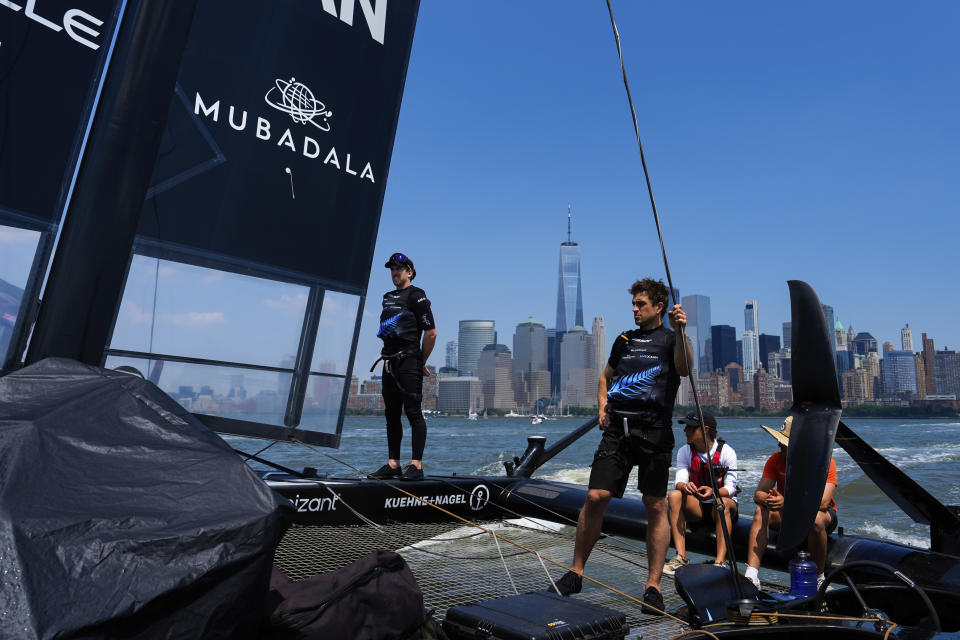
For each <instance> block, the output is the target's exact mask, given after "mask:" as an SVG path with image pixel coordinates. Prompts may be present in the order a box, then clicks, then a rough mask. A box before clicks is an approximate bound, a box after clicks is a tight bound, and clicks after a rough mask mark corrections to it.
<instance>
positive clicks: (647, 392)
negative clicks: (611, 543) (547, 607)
mask: <svg viewBox="0 0 960 640" xmlns="http://www.w3.org/2000/svg"><path fill="white" fill-rule="evenodd" d="M629 292H630V295H631V296H632V298H633V300H632V303H633V322H634V324H636V325H637V328H636V329H633V330H632V331H625V332H623V333H622V334H620V335H619V336H618V337H617V339H616V340H615V341H614V344H613V347H612V348H611V349H610V358H609V360H608V361H607V366H606V367H605V368H604V370H603V372H602V373H601V374H600V380H599V384H598V389H597V401H598V405H599V422H600V429H601V430H602V431H603V437H602V438H601V440H600V445H599V446H598V447H597V452H596V453H595V454H594V457H593V464H592V465H591V469H590V484H589V490H588V491H587V498H586V500H585V501H584V504H583V509H581V510H580V519H579V520H578V521H577V538H576V542H575V545H574V550H573V565H572V567H571V569H572V570H571V571H568V572H567V573H566V574H564V575H563V576H562V577H561V578H560V579H559V580H557V582H556V591H557V592H558V593H560V595H564V596H566V595H570V594H571V593H578V592H579V591H580V589H581V587H582V584H583V579H582V576H583V570H584V565H585V564H586V562H587V558H588V557H589V556H590V552H591V551H592V550H593V547H594V545H595V544H596V543H597V540H598V539H599V537H600V532H601V525H602V524H603V513H604V511H605V510H606V508H607V505H608V504H610V500H611V498H613V497H614V496H616V497H618V498H620V497H623V492H624V490H625V489H626V487H627V481H628V479H629V477H630V472H631V471H632V469H633V467H635V466H636V467H637V484H638V487H639V489H640V492H641V493H642V494H643V505H644V507H645V508H646V510H647V567H648V569H649V573H648V575H647V582H646V585H645V591H644V593H643V601H644V603H646V604H648V605H650V607H644V611H645V612H647V613H650V614H654V615H662V613H663V610H664V604H663V595H662V594H661V593H660V576H661V573H662V572H663V563H664V560H665V559H666V556H667V547H668V546H669V545H670V525H669V524H668V522H667V500H666V495H667V484H668V482H669V471H670V460H671V458H672V453H673V429H672V422H673V404H674V400H675V399H676V395H677V389H678V388H679V387H680V376H686V375H689V374H690V353H691V351H690V344H689V342H687V343H686V353H687V359H684V356H683V353H684V347H683V346H682V345H683V343H682V342H681V341H680V340H677V337H676V335H675V334H674V332H673V331H671V330H670V329H667V328H666V327H664V326H663V316H664V315H666V314H667V301H668V298H669V292H668V291H667V287H666V285H665V284H663V281H662V280H653V279H651V278H644V279H643V280H638V281H636V282H634V283H633V286H631V287H630V289H629ZM669 313H670V323H671V325H672V326H674V327H684V326H686V324H687V316H686V314H685V313H684V311H683V309H682V308H681V306H680V305H674V307H673V309H671V310H670V312H669Z"/></svg>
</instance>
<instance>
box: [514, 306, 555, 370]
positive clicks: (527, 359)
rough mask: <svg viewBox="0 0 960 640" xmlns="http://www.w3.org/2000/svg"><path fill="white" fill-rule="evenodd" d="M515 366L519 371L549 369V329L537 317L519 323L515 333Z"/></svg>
mask: <svg viewBox="0 0 960 640" xmlns="http://www.w3.org/2000/svg"><path fill="white" fill-rule="evenodd" d="M513 366H514V368H515V369H516V370H517V371H546V370H547V330H546V328H544V326H543V323H542V322H537V320H536V319H535V318H532V317H530V318H527V319H526V320H524V321H523V322H521V323H519V324H518V325H517V329H516V331H515V332H514V334H513Z"/></svg>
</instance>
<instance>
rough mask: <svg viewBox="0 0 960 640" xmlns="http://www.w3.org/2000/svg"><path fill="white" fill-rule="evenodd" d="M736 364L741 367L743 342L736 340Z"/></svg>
mask: <svg viewBox="0 0 960 640" xmlns="http://www.w3.org/2000/svg"><path fill="white" fill-rule="evenodd" d="M737 364H739V365H740V366H741V367H742V366H743V340H737Z"/></svg>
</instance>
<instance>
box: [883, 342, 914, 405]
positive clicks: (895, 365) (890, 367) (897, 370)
mask: <svg viewBox="0 0 960 640" xmlns="http://www.w3.org/2000/svg"><path fill="white" fill-rule="evenodd" d="M883 384H884V387H885V388H886V391H887V393H906V392H908V391H909V392H910V393H911V394H914V393H916V392H917V370H916V361H915V360H914V358H913V351H907V350H906V349H904V350H902V351H887V352H885V353H884V354H883Z"/></svg>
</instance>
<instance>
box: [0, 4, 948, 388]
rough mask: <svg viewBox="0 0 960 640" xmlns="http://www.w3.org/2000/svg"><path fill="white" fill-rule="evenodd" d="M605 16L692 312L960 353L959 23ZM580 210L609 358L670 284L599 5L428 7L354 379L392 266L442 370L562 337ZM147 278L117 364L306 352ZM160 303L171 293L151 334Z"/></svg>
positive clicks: (274, 301)
mask: <svg viewBox="0 0 960 640" xmlns="http://www.w3.org/2000/svg"><path fill="white" fill-rule="evenodd" d="M614 10H615V12H616V18H617V22H618V25H619V29H620V34H621V38H622V44H623V49H624V54H625V58H626V65H627V72H628V74H629V79H630V82H631V89H632V92H633V96H634V100H635V103H636V107H637V115H638V119H639V126H640V132H641V136H642V137H643V142H644V147H645V150H646V155H647V161H648V165H649V168H650V170H651V177H652V181H653V187H654V193H655V196H656V199H657V203H658V206H659V210H660V215H661V222H662V227H663V231H664V235H665V240H666V245H667V251H668V256H669V258H670V264H671V271H672V274H673V278H674V283H675V285H676V286H677V287H678V288H679V289H680V291H681V293H682V294H683V295H687V294H692V293H700V294H704V295H708V296H710V299H711V304H712V312H713V313H712V322H713V324H731V325H733V326H735V327H736V328H737V331H738V333H739V331H741V330H742V329H743V306H744V301H745V300H747V299H756V300H758V307H759V318H760V328H761V331H763V332H765V333H772V334H777V335H779V334H780V332H781V324H782V323H783V322H784V321H787V320H789V317H790V309H789V297H788V292H787V287H786V281H787V280H788V279H794V278H796V279H801V280H806V281H807V282H809V283H810V284H811V285H813V287H814V288H815V289H816V290H817V292H818V293H819V295H820V298H821V300H822V301H823V302H824V303H826V304H830V305H831V306H833V307H834V309H835V311H836V317H837V318H839V319H840V321H841V322H842V323H843V324H844V326H848V325H849V324H850V323H853V325H854V327H855V329H856V330H858V331H869V332H871V333H872V334H873V335H874V336H875V337H876V338H877V339H878V340H880V341H881V342H883V341H887V340H889V341H892V342H893V343H894V344H895V345H896V346H897V347H899V335H900V328H901V327H902V326H903V325H904V323H905V322H909V323H910V326H911V328H912V329H913V332H914V339H915V345H914V346H915V349H919V348H920V344H919V340H920V334H921V333H922V332H927V333H928V334H929V335H930V336H932V337H933V338H934V339H935V341H936V344H937V346H938V348H942V347H944V346H948V347H950V348H958V347H960V328H958V323H957V322H956V321H955V320H954V318H955V317H956V316H957V315H958V312H960V309H958V306H960V303H958V298H957V296H956V294H955V293H954V289H953V286H954V281H955V280H956V274H958V273H960V268H958V266H960V265H958V257H957V251H956V246H957V239H958V235H960V234H958V231H960V222H958V221H957V213H958V210H960V206H958V204H960V193H958V188H957V186H956V185H957V183H958V180H957V177H956V176H957V175H958V173H960V160H958V158H960V127H958V124H957V123H958V117H957V111H958V105H960V81H958V80H960V78H958V72H957V63H958V61H960V40H958V38H957V37H956V34H955V31H956V25H957V24H958V23H960V4H957V3H955V2H924V3H915V4H913V5H909V6H908V5H904V4H902V3H890V2H844V3H826V2H811V3H804V4H802V5H794V4H785V3H770V2H739V3H735V4H722V5H721V4H717V3H706V2H686V3H678V2H625V1H620V2H616V3H615V5H614ZM568 202H569V203H571V204H572V207H573V238H574V239H575V240H576V241H578V242H579V243H580V246H581V251H582V268H583V300H584V311H585V316H586V317H585V320H586V323H587V325H588V327H589V325H590V323H591V320H592V318H593V316H596V315H599V316H603V317H604V319H605V321H606V327H607V334H608V336H610V337H611V338H612V336H613V335H615V334H616V332H618V331H621V330H623V329H627V328H630V327H631V326H632V317H631V313H630V307H629V300H630V298H629V295H628V294H627V293H626V289H627V287H628V286H629V284H630V283H631V282H633V281H634V280H635V279H637V278H640V277H643V276H647V275H652V276H654V277H662V276H663V275H664V270H663V265H662V262H661V259H660V252H659V246H658V243H657V238H656V233H655V228H654V224H653V218H652V215H651V211H650V206H649V203H648V200H647V195H646V191H645V187H644V183H643V176H642V172H641V167H640V159H639V154H638V152H637V148H636V143H635V140H634V137H633V128H632V125H631V122H630V115H629V110H628V107H627V103H626V97H625V92H624V89H623V85H622V81H621V77H620V69H619V65H618V61H617V55H616V48H615V45H614V41H613V37H612V34H611V28H610V22H609V18H608V15H607V11H606V6H605V3H604V2H602V1H601V0H594V1H592V2H586V1H576V2H574V1H560V0H550V1H546V0H543V1H535V0H524V1H522V2H517V1H515V0H511V1H499V0H497V1H489V2H482V3H479V2H472V3H467V2H448V1H441V0H423V2H422V3H421V8H420V18H419V22H418V25H417V30H416V35H415V38H414V44H413V52H412V55H411V58H410V65H409V71H408V75H407V83H406V90H405V94H404V100H403V105H402V109H401V113H400V119H399V126H398V130H397V136H396V144H395V148H394V153H393V159H392V164H391V169H390V175H389V180H388V183H387V190H386V197H385V201H384V207H383V214H382V218H381V224H380V230H379V236H378V241H377V246H376V251H375V259H374V265H373V269H372V271H371V278H370V286H369V292H368V298H367V306H366V310H365V313H364V320H363V324H362V329H361V331H362V333H361V339H360V345H359V349H358V354H357V360H356V364H355V367H354V372H355V373H357V374H358V375H360V377H362V378H365V377H367V376H368V375H369V373H368V372H367V369H368V368H369V365H370V363H371V362H372V361H373V360H374V359H375V358H376V356H377V353H378V352H379V349H380V341H379V340H378V339H377V338H375V334H376V328H377V316H378V315H379V300H380V296H381V295H382V293H383V292H384V291H386V290H387V289H389V288H391V284H390V280H389V274H388V272H387V270H386V269H384V268H383V267H382V264H383V262H384V260H385V259H386V257H387V256H389V255H390V254H391V253H392V252H394V251H403V252H405V253H408V254H409V255H410V256H412V257H413V258H414V260H415V261H416V264H417V268H418V271H419V277H418V278H417V280H416V284H417V285H419V286H421V287H423V288H424V289H425V290H426V291H427V293H428V295H429V297H430V298H431V300H432V301H433V307H434V314H435V316H436V318H437V321H438V329H439V333H440V335H439V343H438V346H437V350H436V353H435V355H434V356H433V357H432V358H431V360H430V362H431V364H435V365H437V366H442V365H443V356H444V345H445V343H446V342H447V341H448V340H451V339H453V340H455V339H456V338H457V322H458V320H461V319H493V320H495V321H496V324H497V329H498V331H499V338H500V342H502V343H504V344H507V345H508V346H512V335H513V331H514V328H515V326H516V324H517V323H518V322H520V321H522V320H524V319H525V318H527V317H528V316H531V315H532V316H534V317H535V318H537V319H539V320H540V321H541V322H543V323H544V324H546V325H547V326H553V324H554V319H555V314H556V295H557V272H558V258H559V244H560V242H561V241H563V240H564V239H565V237H566V212H567V203H568ZM35 242H36V234H33V233H30V232H22V231H16V230H11V229H9V228H3V229H0V278H4V279H6V280H8V281H10V282H12V283H14V284H16V285H18V286H22V285H23V282H24V281H25V279H26V272H27V269H28V267H29V263H30V260H31V257H32V251H33V247H34V245H35ZM141 262H142V261H140V262H137V263H136V264H135V266H136V269H135V270H134V273H132V274H131V277H130V279H129V280H128V282H129V284H130V287H131V288H130V290H129V291H128V301H127V306H126V307H125V308H124V309H123V310H122V311H121V317H120V321H119V322H118V333H117V336H116V339H115V345H114V346H116V347H128V348H136V349H145V348H148V347H149V346H150V345H151V344H152V345H153V347H154V349H156V350H157V351H158V352H164V350H169V351H175V352H177V353H185V354H186V355H195V356H200V357H211V358H216V359H219V358H223V359H230V360H232V359H238V360H243V361H249V362H262V363H264V364H274V365H275V364H279V362H278V360H279V359H280V358H281V356H280V355H278V354H285V355H286V354H292V352H293V351H294V350H295V345H296V339H297V337H298V331H299V330H298V327H299V320H300V318H302V313H303V308H304V305H305V304H306V293H305V290H301V289H297V288H295V287H283V286H273V287H272V288H271V287H267V288H263V287H262V284H263V283H257V282H247V280H245V279H244V278H242V277H239V276H235V275H233V276H230V275H226V274H222V273H221V274H206V275H203V276H197V274H195V273H194V272H193V271H192V270H191V269H192V268H188V267H177V268H172V267H170V265H166V266H164V267H162V268H160V269H159V270H157V269H156V265H155V263H150V264H148V263H143V264H141ZM151 264H152V266H151ZM154 281H159V282H161V283H168V284H169V286H164V287H161V291H160V295H159V296H158V298H157V304H158V307H157V311H156V316H157V317H156V319H157V321H158V323H157V325H158V328H157V330H156V331H155V332H154V333H152V334H151V333H150V328H151V327H152V325H153V324H154V323H153V314H152V305H153V303H154V299H153V296H152V283H153V282H154ZM237 301H244V303H243V304H238V303H237ZM250 301H253V302H254V304H253V305H251V304H248V303H249V302H250ZM331 301H332V302H336V304H330V305H328V306H329V309H327V308H326V307H325V311H324V318H323V320H322V327H323V337H324V338H325V339H324V340H323V341H322V342H323V344H322V345H320V346H318V352H317V356H318V358H320V359H322V360H324V361H330V362H337V363H338V368H337V372H340V371H341V370H344V369H345V366H346V365H345V362H346V353H345V351H344V349H343V345H345V344H347V343H348V342H349V332H350V330H351V329H352V326H353V325H352V321H351V320H350V318H351V316H352V315H353V314H354V310H353V309H354V307H352V306H351V305H352V304H353V303H352V302H351V301H350V300H349V299H347V298H343V297H341V298H338V299H337V300H335V301H333V300H332V299H331ZM265 327H269V330H265V329H264V328H265ZM233 331H236V333H233ZM165 332H166V333H165ZM151 338H152V342H151ZM608 343H609V340H608ZM231 344H241V345H242V348H241V350H240V352H237V351H236V350H235V349H233V348H232V347H230V345H231ZM224 349H226V351H224ZM324 350H325V351H324ZM285 355H284V356H283V357H285Z"/></svg>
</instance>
